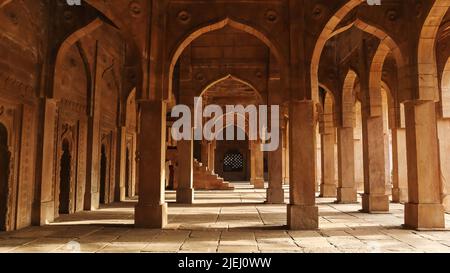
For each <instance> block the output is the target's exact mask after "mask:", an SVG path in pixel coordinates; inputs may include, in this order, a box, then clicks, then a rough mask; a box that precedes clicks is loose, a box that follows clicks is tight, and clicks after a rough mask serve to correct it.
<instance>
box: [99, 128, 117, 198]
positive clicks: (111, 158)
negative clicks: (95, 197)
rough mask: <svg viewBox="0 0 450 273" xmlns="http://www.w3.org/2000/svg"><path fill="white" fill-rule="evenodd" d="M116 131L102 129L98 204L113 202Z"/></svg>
mask: <svg viewBox="0 0 450 273" xmlns="http://www.w3.org/2000/svg"><path fill="white" fill-rule="evenodd" d="M115 136H116V132H115V131H114V130H107V129H103V130H102V134H101V146H100V172H99V173H100V176H99V177H100V180H99V192H100V204H109V203H112V202H114V189H115V184H114V177H115V175H114V174H115V163H116V149H115V147H116V137H115Z"/></svg>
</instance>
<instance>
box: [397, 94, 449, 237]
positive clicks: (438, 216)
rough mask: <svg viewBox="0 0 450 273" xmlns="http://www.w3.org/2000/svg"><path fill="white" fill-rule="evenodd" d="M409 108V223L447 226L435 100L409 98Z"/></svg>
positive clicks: (407, 110)
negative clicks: (443, 204)
mask: <svg viewBox="0 0 450 273" xmlns="http://www.w3.org/2000/svg"><path fill="white" fill-rule="evenodd" d="M405 111H406V115H405V116H406V145H407V155H408V197H409V200H408V203H407V204H406V206H405V226H407V227H411V228H415V229H430V228H444V227H445V216H444V207H443V206H442V204H441V188H440V187H441V185H440V175H439V150H438V138H437V126H436V110H435V103H434V101H409V102H406V103H405Z"/></svg>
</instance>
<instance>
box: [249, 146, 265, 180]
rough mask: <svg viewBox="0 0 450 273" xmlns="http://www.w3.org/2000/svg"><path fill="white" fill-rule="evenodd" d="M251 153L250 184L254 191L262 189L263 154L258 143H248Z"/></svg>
mask: <svg viewBox="0 0 450 273" xmlns="http://www.w3.org/2000/svg"><path fill="white" fill-rule="evenodd" d="M250 143H251V144H250V146H251V148H250V152H251V180H250V182H251V184H252V185H253V186H254V187H255V189H264V188H265V181H264V152H263V151H261V143H260V142H259V141H252V142H250Z"/></svg>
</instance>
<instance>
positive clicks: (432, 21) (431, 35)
mask: <svg viewBox="0 0 450 273" xmlns="http://www.w3.org/2000/svg"><path fill="white" fill-rule="evenodd" d="M449 7H450V2H449V1H444V0H436V1H435V2H434V4H433V6H432V7H431V10H430V12H429V14H428V16H427V18H426V19H425V22H424V24H423V26H422V30H421V32H420V38H419V46H418V58H417V63H418V74H419V77H418V79H419V88H418V94H417V98H418V99H421V100H433V101H434V100H437V99H438V98H439V96H438V94H437V92H438V90H437V88H436V86H438V72H437V64H436V37H437V34H438V31H439V27H440V25H441V23H442V20H443V19H444V16H445V14H446V13H447V11H448V9H449Z"/></svg>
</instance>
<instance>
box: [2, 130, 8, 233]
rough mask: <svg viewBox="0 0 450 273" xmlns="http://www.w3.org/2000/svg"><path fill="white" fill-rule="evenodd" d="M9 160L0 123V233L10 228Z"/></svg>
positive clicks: (6, 142)
mask: <svg viewBox="0 0 450 273" xmlns="http://www.w3.org/2000/svg"><path fill="white" fill-rule="evenodd" d="M10 160H11V154H10V152H9V147H8V130H7V128H6V127H5V125H3V124H2V123H0V231H6V230H9V228H10V219H9V218H10V215H9V208H10V205H9V204H10V202H9V200H10V194H11V192H10V188H11V186H10V179H9V177H10Z"/></svg>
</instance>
